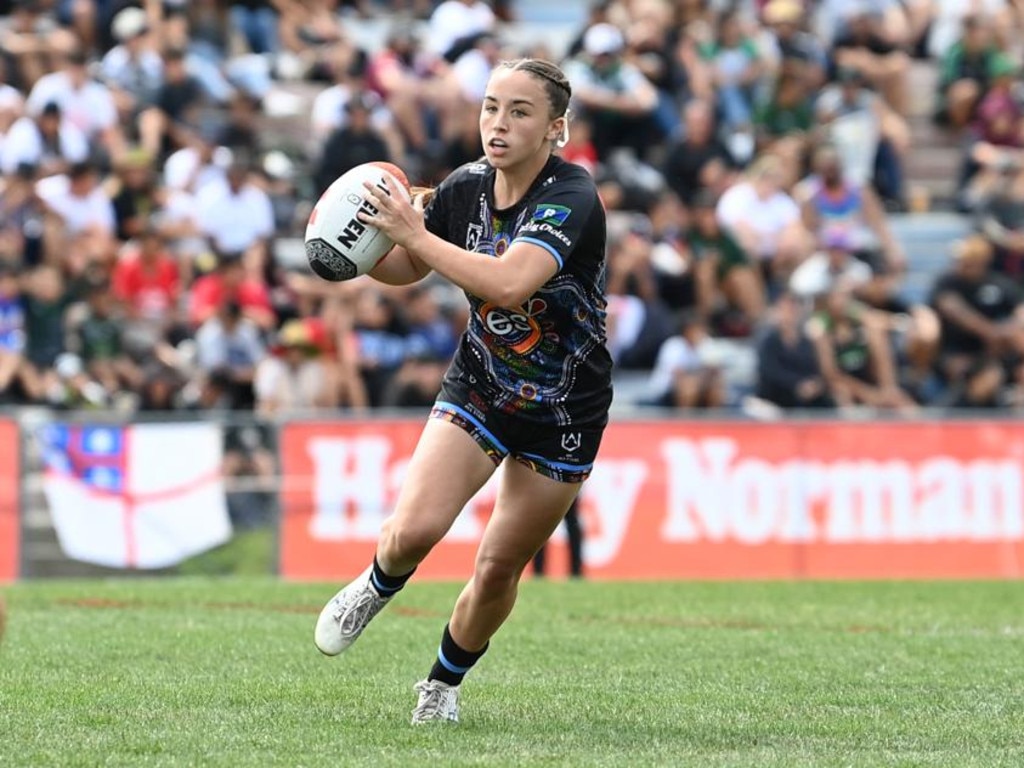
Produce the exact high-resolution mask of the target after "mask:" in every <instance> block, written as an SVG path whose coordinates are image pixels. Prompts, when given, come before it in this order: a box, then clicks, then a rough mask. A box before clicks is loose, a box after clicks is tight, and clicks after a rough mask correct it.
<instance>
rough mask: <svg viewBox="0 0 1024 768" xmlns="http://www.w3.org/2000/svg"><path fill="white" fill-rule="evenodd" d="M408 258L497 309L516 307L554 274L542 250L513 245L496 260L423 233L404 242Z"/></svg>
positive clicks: (550, 260) (551, 261) (555, 268)
mask: <svg viewBox="0 0 1024 768" xmlns="http://www.w3.org/2000/svg"><path fill="white" fill-rule="evenodd" d="M407 248H408V249H409V251H411V254H410V255H413V256H414V257H419V259H420V260H421V261H422V262H423V263H425V264H428V265H429V266H430V267H431V268H432V269H434V270H436V271H437V272H440V273H441V274H442V275H444V276H445V277H447V278H448V279H449V280H451V281H452V282H453V283H455V284H456V285H457V286H459V287H460V288H461V289H462V290H464V291H466V292H467V293H471V294H473V295H474V296H476V297H478V298H480V299H483V300H484V301H487V302H491V303H492V304H497V305H498V306H501V307H511V308H517V307H520V306H522V304H523V302H524V301H526V300H527V299H528V298H530V297H531V296H532V295H533V294H535V293H536V292H537V290H538V289H539V288H540V287H541V286H542V285H544V283H546V282H547V281H548V280H550V279H551V278H552V277H554V276H555V274H556V273H557V272H558V268H559V264H558V262H557V261H556V260H555V259H554V258H553V257H552V254H551V253H550V252H549V251H548V250H547V249H545V248H543V247H541V246H539V245H534V244H533V243H527V242H515V243H513V244H512V245H511V246H510V247H509V249H508V250H507V251H506V252H505V254H504V255H503V256H502V257H500V258H497V259H496V258H494V257H493V256H490V255H487V254H483V253H475V252H473V251H466V250H464V249H462V248H459V247H458V246H457V245H452V244H451V243H449V242H447V241H445V240H442V239H441V238H439V237H438V236H437V235H434V234H431V233H430V232H427V231H426V230H423V231H422V233H420V235H419V236H418V237H417V238H416V239H414V240H413V241H412V242H409V243H407Z"/></svg>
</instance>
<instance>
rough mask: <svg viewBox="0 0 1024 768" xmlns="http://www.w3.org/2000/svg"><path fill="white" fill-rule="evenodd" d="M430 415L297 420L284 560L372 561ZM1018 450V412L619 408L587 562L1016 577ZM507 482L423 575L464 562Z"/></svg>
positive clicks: (290, 449) (333, 572) (585, 507)
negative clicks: (666, 416) (864, 415)
mask: <svg viewBox="0 0 1024 768" xmlns="http://www.w3.org/2000/svg"><path fill="white" fill-rule="evenodd" d="M421 426H422V424H421V422H415V421H367V422H344V423H338V422H334V423H321V424H313V423H305V424H303V423H297V424H291V425H288V426H286V427H285V428H284V431H283V433H282V440H281V453H282V465H283V471H284V476H285V492H284V519H283V524H282V541H281V573H282V575H284V576H285V577H289V578H295V579H321V578H329V579H335V580H336V579H341V578H345V577H349V576H352V575H355V574H356V573H358V572H359V571H360V570H362V569H363V568H364V567H365V566H366V564H367V563H368V562H369V560H370V557H371V556H372V554H373V548H374V541H375V540H376V535H377V531H378V530H379V528H380V524H381V521H382V520H383V519H384V518H385V517H386V516H387V515H388V514H389V513H390V511H391V509H392V505H393V503H394V500H395V497H396V493H397V490H398V487H399V486H400V484H401V481H402V476H403V474H404V470H405V466H406V463H407V461H408V458H409V456H410V455H411V454H412V450H413V447H414V445H415V441H416V439H417V437H418V435H419V432H420V429H421ZM1022 466H1024V425H1016V424H1011V423H1006V424H1004V423H999V422H994V423H980V422H979V423H970V422H942V423H839V422H837V423H796V422H794V423H788V424H759V423H728V422H727V423H687V422H678V421H677V422H664V421H657V422H656V421H632V422H613V423H612V424H611V425H610V426H609V428H608V431H607V433H606V435H605V439H604V442H603V443H602V446H601V453H600V456H599V457H598V461H597V464H596V466H595V470H594V473H593V475H592V476H591V478H590V479H589V480H588V481H587V483H586V485H585V486H584V492H583V497H582V503H581V514H582V519H583V527H584V534H585V544H584V560H585V563H586V569H587V574H588V576H590V577H594V578H610V579H670V578H715V579H719V578H721V579H725V578H740V579H749V578H989V577H1002V578H1012V577H1019V576H1020V575H1021V574H1022V570H1024V487H1022V479H1021V469H1022ZM499 471H500V470H499ZM493 489H494V485H493V484H489V485H488V486H485V488H484V489H483V490H482V491H481V492H480V494H478V496H477V497H476V498H475V499H474V500H473V501H472V502H471V503H470V505H469V506H468V507H467V509H466V510H465V511H464V512H463V514H462V516H461V517H460V518H459V520H458V522H457V523H456V525H455V526H454V527H453V528H452V530H451V532H450V533H449V535H448V537H447V538H446V539H445V540H444V541H443V542H442V543H441V544H440V545H438V547H437V548H436V549H435V550H434V551H433V552H432V553H431V555H430V557H429V558H428V559H427V560H426V561H425V562H424V563H423V565H422V566H421V569H420V571H419V573H420V575H422V576H426V577H433V578H464V577H466V576H468V574H469V573H470V571H471V568H472V562H473V555H474V552H475V548H476V544H477V542H478V540H479V536H480V533H481V531H482V530H483V526H484V524H485V523H486V520H487V515H488V513H489V511H490V509H491V506H492V505H493V501H494V493H493ZM558 565H559V564H558V563H557V562H554V563H553V564H552V566H551V568H550V571H551V572H552V573H557V572H558Z"/></svg>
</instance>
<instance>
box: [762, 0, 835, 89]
mask: <svg viewBox="0 0 1024 768" xmlns="http://www.w3.org/2000/svg"><path fill="white" fill-rule="evenodd" d="M761 19H762V21H763V22H764V24H765V26H766V27H767V29H768V30H769V31H770V33H771V34H770V37H769V41H770V46H771V52H770V58H771V59H772V60H773V61H774V63H775V69H776V74H777V75H791V76H794V77H797V78H798V79H799V80H801V81H802V82H803V83H804V85H805V86H806V87H807V88H809V89H810V90H811V91H817V90H818V89H819V88H820V87H821V86H822V84H823V83H824V82H825V70H826V67H827V65H828V56H827V55H826V53H825V49H824V48H823V47H822V45H821V43H820V42H819V41H818V40H817V38H815V37H814V35H811V34H809V33H808V32H806V31H804V29H803V26H804V21H805V13H804V4H803V3H802V2H801V0H771V2H769V3H767V4H766V5H765V6H764V8H763V10H762V12H761Z"/></svg>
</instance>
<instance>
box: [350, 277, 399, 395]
mask: <svg viewBox="0 0 1024 768" xmlns="http://www.w3.org/2000/svg"><path fill="white" fill-rule="evenodd" d="M404 330H405V329H404V328H403V327H402V323H401V320H400V319H399V317H398V315H397V313H396V311H395V306H394V303H393V302H392V301H389V300H388V299H386V298H385V297H384V296H383V295H382V294H381V293H380V292H379V291H377V290H373V289H367V290H364V291H363V292H362V293H360V294H359V296H358V298H357V299H356V305H355V317H354V325H353V335H354V337H355V340H356V356H357V359H358V363H359V373H360V376H361V377H362V379H363V384H364V387H365V390H366V393H367V395H368V397H369V403H370V406H371V407H373V408H378V407H380V406H381V405H383V401H384V394H385V392H387V391H388V388H389V385H390V383H391V380H392V378H393V377H394V375H395V373H396V372H397V371H398V370H399V368H401V366H402V363H403V362H404V361H405V358H406V354H407V352H408V348H407V344H406V340H405V337H404V335H403V331H404Z"/></svg>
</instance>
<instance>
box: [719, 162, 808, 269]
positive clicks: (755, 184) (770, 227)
mask: <svg viewBox="0 0 1024 768" xmlns="http://www.w3.org/2000/svg"><path fill="white" fill-rule="evenodd" d="M783 179H784V177H783V170H782V165H781V163H780V162H779V159H778V158H777V157H775V156H773V155H765V156H763V157H762V158H761V159H759V160H758V161H757V162H755V163H754V164H753V165H752V166H751V168H750V172H749V174H748V177H747V178H746V179H745V180H743V181H740V182H739V183H738V184H735V185H733V186H732V187H730V188H729V189H728V190H726V192H725V194H723V195H722V197H721V199H720V200H719V201H718V206H717V208H716V211H715V212H716V215H717V216H718V220H719V222H721V224H722V226H724V227H725V228H726V229H728V230H729V232H730V233H731V234H732V235H733V236H734V237H735V238H736V239H737V240H738V241H739V243H740V245H741V246H743V248H744V249H745V250H746V251H747V253H749V254H752V255H754V256H756V257H757V258H759V259H761V260H763V261H765V262H767V263H768V264H769V265H770V269H771V272H772V273H773V275H774V276H775V277H776V278H783V279H785V278H786V277H787V276H788V275H789V274H790V273H791V272H792V271H793V269H794V268H795V267H796V266H797V264H799V263H800V261H802V260H803V259H804V257H806V256H807V254H808V252H809V250H810V246H811V237H810V235H809V234H808V232H807V230H806V229H805V228H804V226H803V222H802V220H801V217H800V208H799V206H798V205H797V204H796V202H794V200H793V198H791V197H790V196H789V195H788V194H787V193H786V192H785V190H783V188H782V182H783Z"/></svg>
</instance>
